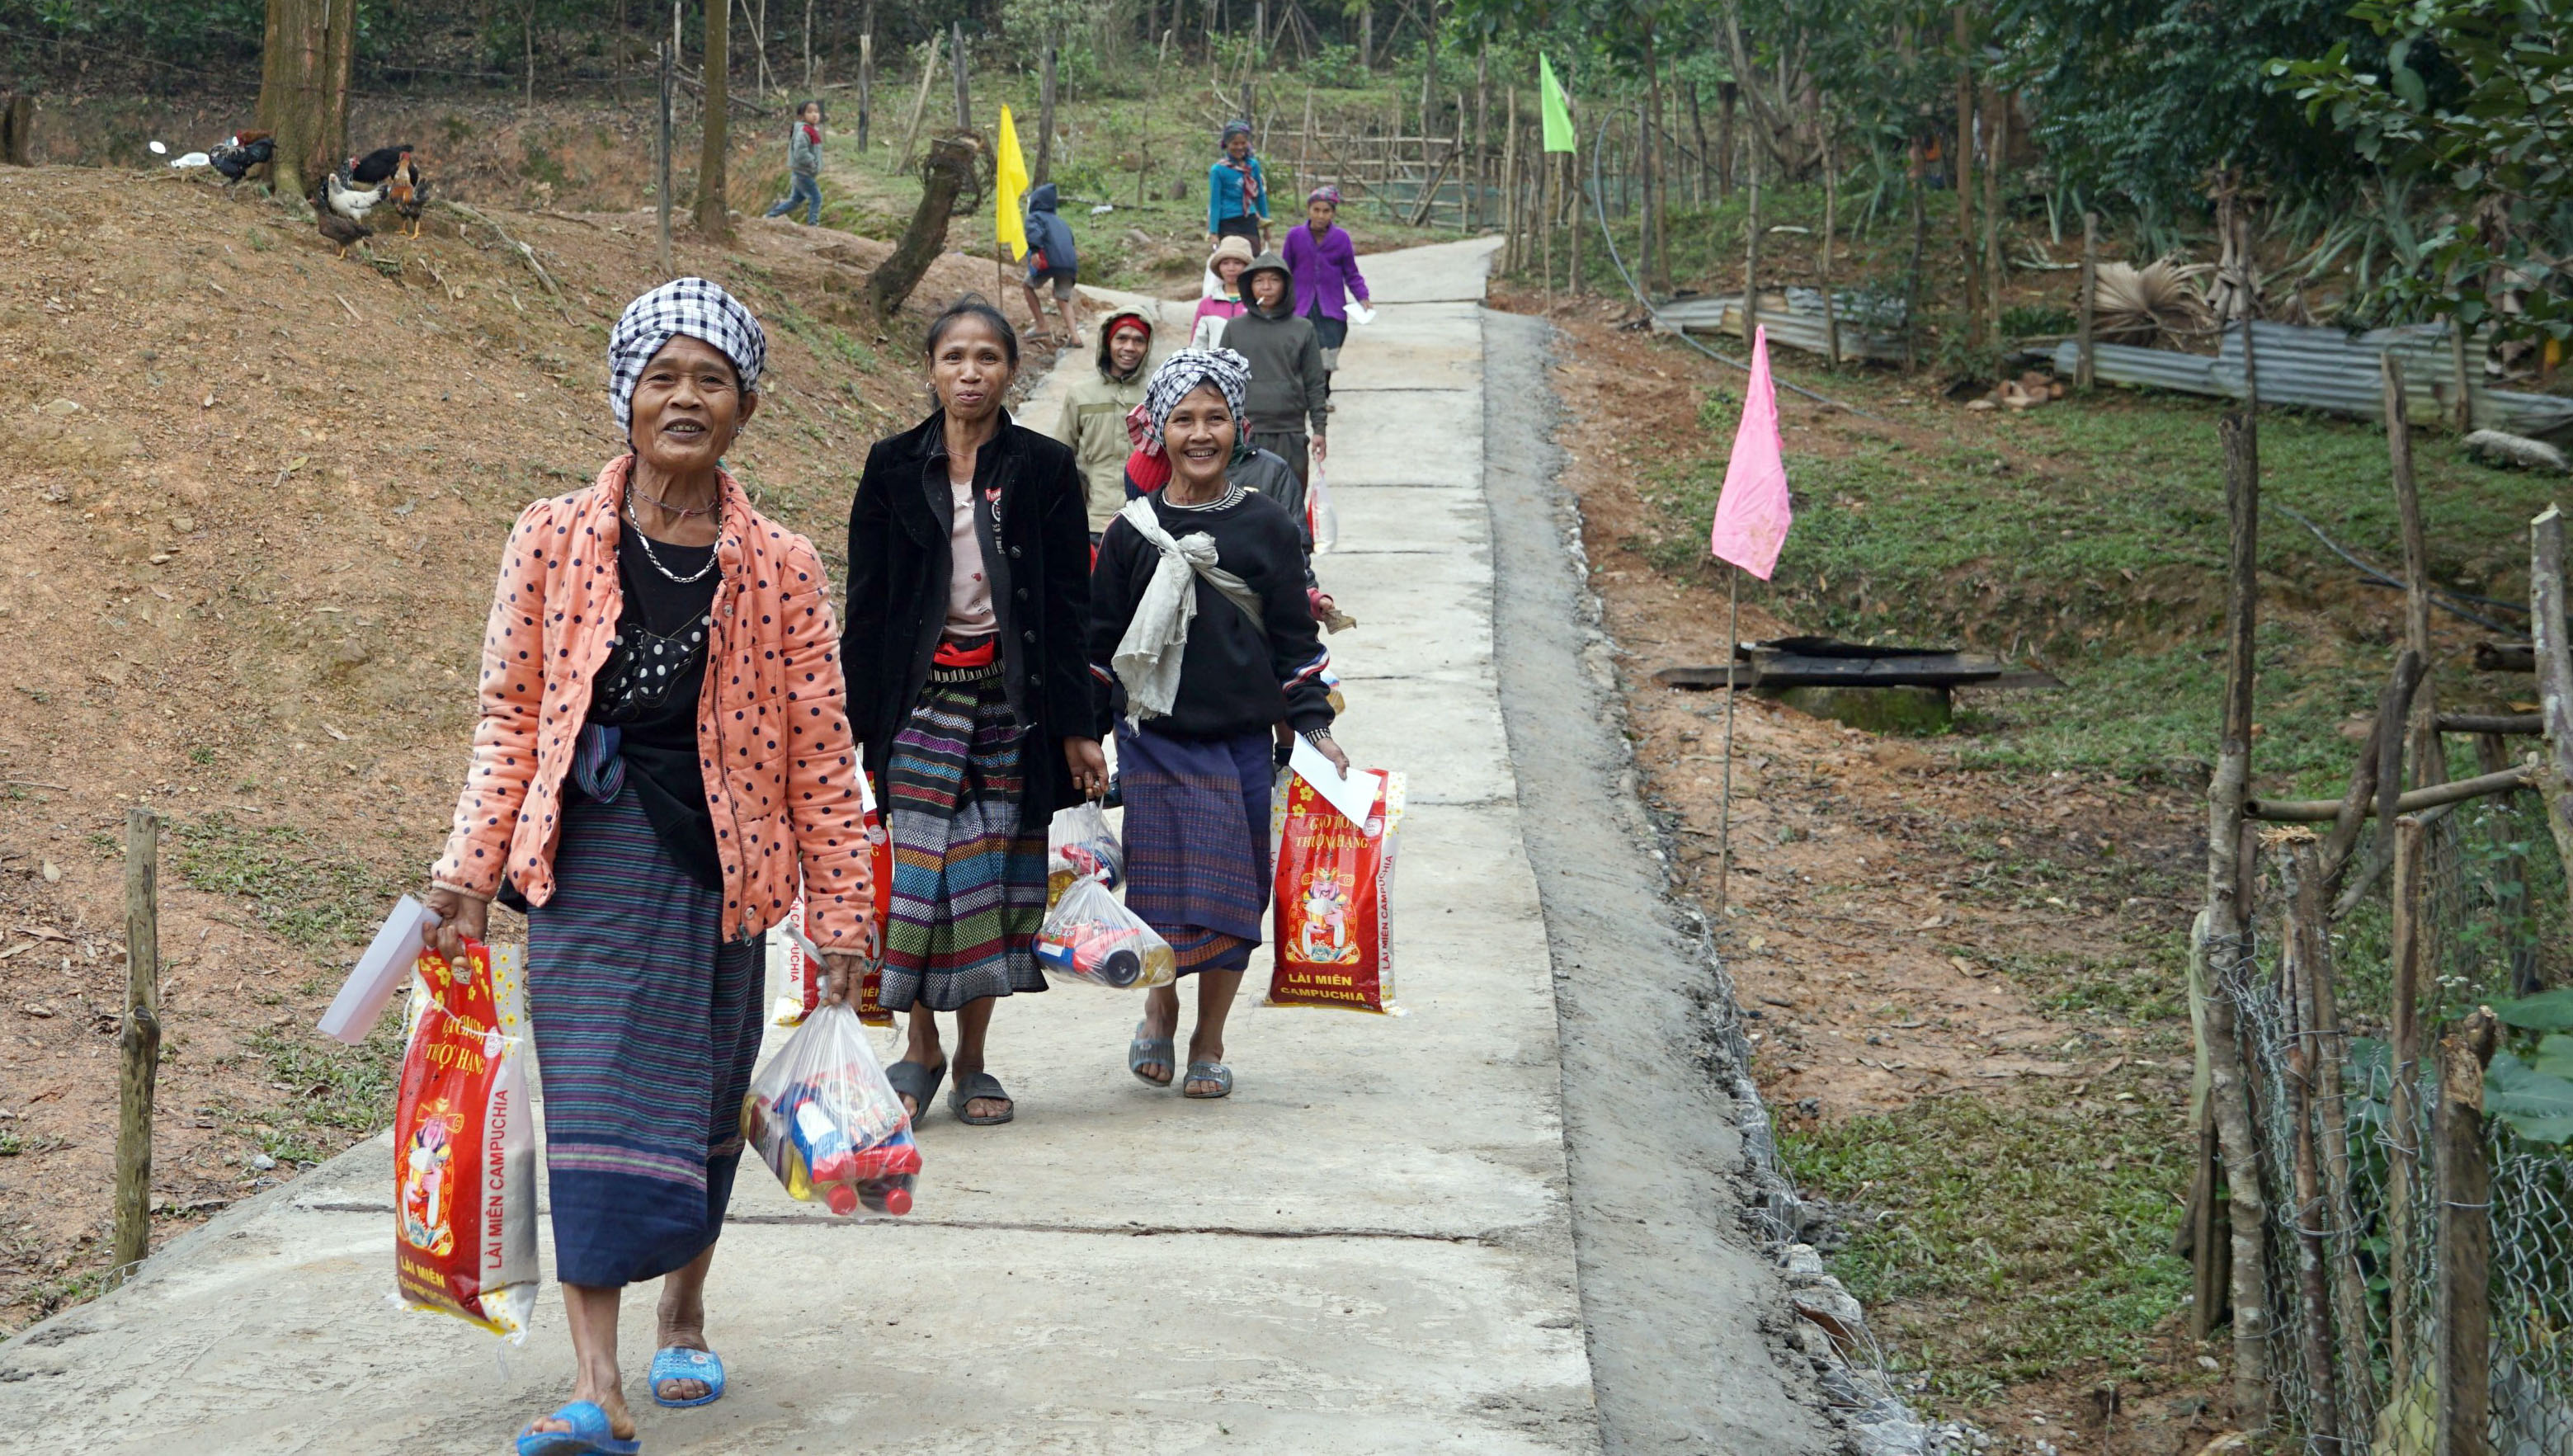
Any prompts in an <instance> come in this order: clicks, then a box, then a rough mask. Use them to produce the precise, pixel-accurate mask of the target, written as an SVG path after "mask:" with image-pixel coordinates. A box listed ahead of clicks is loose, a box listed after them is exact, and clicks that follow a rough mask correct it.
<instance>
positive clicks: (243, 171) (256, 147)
mask: <svg viewBox="0 0 2573 1456" xmlns="http://www.w3.org/2000/svg"><path fill="white" fill-rule="evenodd" d="M276 156H277V139H276V138H275V137H273V136H271V135H269V134H268V133H267V132H243V133H240V134H239V135H237V136H235V137H234V138H233V139H232V140H231V141H229V142H226V143H224V144H223V145H222V146H220V147H216V148H214V149H213V150H212V151H209V152H208V153H206V165H207V166H209V167H212V168H214V169H215V170H216V171H217V172H220V173H222V174H223V178H224V181H225V182H226V183H235V182H239V181H241V180H242V178H244V177H245V176H248V175H249V173H250V170H251V169H252V168H254V167H265V166H267V165H268V164H269V163H270V162H271V161H273V160H274V159H275V158H276Z"/></svg>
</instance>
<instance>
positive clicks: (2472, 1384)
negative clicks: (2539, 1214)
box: [2432, 1007, 2495, 1456]
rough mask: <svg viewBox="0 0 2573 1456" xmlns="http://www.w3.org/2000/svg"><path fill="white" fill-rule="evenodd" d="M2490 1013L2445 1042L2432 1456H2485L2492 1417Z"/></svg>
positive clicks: (2437, 1159) (2438, 1135)
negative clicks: (2487, 1152)
mask: <svg viewBox="0 0 2573 1456" xmlns="http://www.w3.org/2000/svg"><path fill="white" fill-rule="evenodd" d="M2494 1039H2495V1026H2494V1022H2493V1014H2492V1009H2491V1008H2489V1007H2482V1008H2478V1009H2477V1010H2476V1012H2475V1014H2474V1015H2473V1016H2471V1017H2468V1018H2467V1019H2466V1020H2465V1021H2464V1022H2463V1023H2462V1024H2461V1025H2459V1027H2458V1028H2457V1030H2456V1031H2455V1032H2454V1033H2453V1034H2451V1035H2449V1036H2446V1037H2442V1038H2440V1039H2439V1112H2438V1127H2437V1129H2436V1131H2435V1132H2434V1133H2433V1136H2434V1138H2435V1146H2434V1148H2433V1161H2434V1163H2435V1165H2436V1170H2437V1174H2438V1179H2439V1246H2438V1257H2437V1259H2436V1263H2435V1267H2436V1268H2437V1271H2438V1281H2439V1282H2438V1299H2439V1303H2438V1309H2437V1315H2436V1318H2437V1320H2438V1325H2439V1334H2438V1361H2439V1363H2438V1373H2437V1381H2436V1383H2437V1386H2438V1391H2439V1423H2438V1436H2437V1440H2436V1442H2435V1444H2434V1445H2433V1447H2432V1451H2433V1452H2434V1456H2488V1453H2490V1451H2491V1449H2492V1444H2491V1441H2490V1440H2489V1439H2488V1437H2487V1436H2486V1434H2485V1432H2486V1427H2487V1424H2488V1423H2489V1421H2490V1420H2491V1417H2492V1168H2491V1166H2490V1165H2489V1164H2488V1163H2486V1162H2485V1161H2484V1064H2486V1063H2487V1062H2490V1061H2491V1060H2492V1054H2493V1043H2494Z"/></svg>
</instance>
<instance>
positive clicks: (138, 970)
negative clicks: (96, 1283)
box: [112, 809, 161, 1284]
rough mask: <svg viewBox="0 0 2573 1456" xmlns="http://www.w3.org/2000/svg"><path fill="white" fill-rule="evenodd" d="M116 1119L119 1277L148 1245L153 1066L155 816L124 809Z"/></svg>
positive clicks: (156, 1030)
mask: <svg viewBox="0 0 2573 1456" xmlns="http://www.w3.org/2000/svg"><path fill="white" fill-rule="evenodd" d="M117 1051H118V1053H119V1054H120V1056H121V1060H122V1064H123V1066H122V1071H121V1076H120V1078H119V1085H118V1089H117V1119H116V1246H115V1252H114V1257H115V1260H116V1267H115V1270H114V1272H113V1274H112V1278H113V1280H114V1281H115V1282H116V1283H120V1284H121V1283H123V1282H125V1281H126V1280H127V1279H128V1278H131V1277H132V1276H133V1274H134V1268H135V1266H136V1265H137V1264H140V1263H142V1262H143V1256H144V1255H145V1254H147V1253H150V1252H151V1251H152V1093H153V1087H154V1080H155V1079H156V1078H157V1077H159V1075H160V1071H161V821H160V820H159V819H158V818H156V817H155V816H154V815H153V813H152V811H151V810H149V809H129V810H127V811H126V814H125V1025H124V1028H123V1029H122V1031H121V1032H120V1034H119V1035H118V1037H117Z"/></svg>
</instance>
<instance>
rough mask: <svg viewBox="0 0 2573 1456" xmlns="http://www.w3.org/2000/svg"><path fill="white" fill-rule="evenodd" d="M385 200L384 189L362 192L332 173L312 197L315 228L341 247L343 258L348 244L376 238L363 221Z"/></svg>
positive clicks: (374, 232)
mask: <svg viewBox="0 0 2573 1456" xmlns="http://www.w3.org/2000/svg"><path fill="white" fill-rule="evenodd" d="M384 200H385V189H384V188H382V187H375V188H370V189H368V190H366V191H363V192H361V191H359V190H358V189H356V188H353V187H350V186H349V185H348V184H347V183H344V182H342V181H341V180H340V174H339V173H337V172H334V173H332V174H331V175H330V176H328V177H325V178H323V179H322V186H321V187H320V188H319V189H318V190H316V191H315V192H314V194H313V213H314V218H315V222H316V226H318V227H319V228H320V229H321V230H322V236H323V237H325V238H328V239H330V240H331V241H332V242H334V243H337V244H339V245H340V256H341V257H342V258H346V257H348V256H349V245H350V244H352V243H355V242H358V241H359V240H361V239H364V238H372V237H374V236H376V230H375V229H373V228H370V227H368V226H367V225H366V221H365V220H366V216H367V214H368V213H369V212H370V211H371V210H373V209H374V208H375V207H376V205H377V204H379V203H381V202H383V201H384Z"/></svg>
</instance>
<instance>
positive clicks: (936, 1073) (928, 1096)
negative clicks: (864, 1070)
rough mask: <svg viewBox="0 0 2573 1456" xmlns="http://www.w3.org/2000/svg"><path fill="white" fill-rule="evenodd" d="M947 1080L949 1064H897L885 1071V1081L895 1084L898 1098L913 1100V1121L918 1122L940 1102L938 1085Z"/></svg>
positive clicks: (894, 1088) (894, 1087)
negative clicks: (927, 1065)
mask: <svg viewBox="0 0 2573 1456" xmlns="http://www.w3.org/2000/svg"><path fill="white" fill-rule="evenodd" d="M946 1080H947V1064H946V1063H944V1062H941V1063H939V1064H938V1065H937V1066H936V1067H923V1066H921V1065H920V1064H919V1063H917V1062H897V1063H895V1064H894V1065H892V1066H891V1067H888V1068H886V1069H885V1081H887V1082H889V1083H892V1084H893V1090H894V1093H895V1095H897V1096H906V1097H909V1098H911V1105H912V1107H913V1111H912V1114H911V1120H912V1121H914V1122H918V1121H919V1120H920V1119H921V1117H922V1116H924V1115H925V1114H927V1112H928V1111H929V1105H930V1103H932V1102H935V1101H937V1100H938V1085H939V1084H940V1083H942V1082H945V1081H946Z"/></svg>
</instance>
